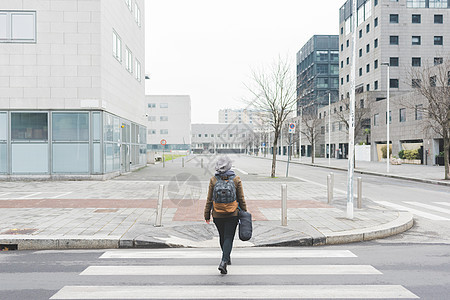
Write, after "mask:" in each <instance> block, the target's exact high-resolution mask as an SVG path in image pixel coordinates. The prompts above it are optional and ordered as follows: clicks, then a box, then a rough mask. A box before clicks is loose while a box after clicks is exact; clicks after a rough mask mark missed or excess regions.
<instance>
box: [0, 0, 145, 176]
mask: <svg viewBox="0 0 450 300" xmlns="http://www.w3.org/2000/svg"><path fill="white" fill-rule="evenodd" d="M144 22H145V18H144V0H120V1H107V0H64V1H61V0H40V1H16V0H4V1H2V2H1V5H0V123H1V124H2V126H0V161H1V164H0V174H2V175H0V176H2V177H3V178H13V177H27V176H31V177H33V176H34V177H35V176H39V177H43V178H59V177H63V178H66V177H77V178H86V179H87V178H106V177H110V176H114V175H117V174H120V173H122V172H128V171H130V170H131V169H133V168H136V167H139V166H142V165H144V164H145V163H146V160H145V152H146V126H145V88H144V78H143V67H144V65H145V49H144V48H145V43H144V40H145V33H144V27H145V24H144Z"/></svg>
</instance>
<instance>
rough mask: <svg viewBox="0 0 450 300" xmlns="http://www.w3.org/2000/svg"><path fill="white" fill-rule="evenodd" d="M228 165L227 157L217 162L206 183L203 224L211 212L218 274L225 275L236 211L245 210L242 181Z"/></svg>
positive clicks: (230, 163) (207, 221) (236, 218)
mask: <svg viewBox="0 0 450 300" xmlns="http://www.w3.org/2000/svg"><path fill="white" fill-rule="evenodd" d="M231 166H232V162H231V160H230V159H229V158H228V157H226V156H224V157H220V158H219V159H218V160H217V162H216V167H215V169H216V173H215V175H214V176H213V177H212V178H211V180H210V181H209V188H208V198H207V199H206V205H205V220H206V223H208V224H209V223H210V219H211V210H212V216H213V221H214V224H215V225H216V227H217V230H218V231H219V236H220V248H222V260H221V262H220V264H219V270H220V273H221V274H227V265H231V258H230V254H231V249H232V248H233V240H234V235H235V233H236V226H237V224H238V211H239V209H242V210H244V211H247V205H246V203H245V199H244V190H243V188H242V181H241V179H240V178H239V176H236V174H235V173H234V172H233V171H231ZM238 206H239V207H238Z"/></svg>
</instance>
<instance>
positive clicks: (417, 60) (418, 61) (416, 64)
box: [411, 57, 422, 67]
mask: <svg viewBox="0 0 450 300" xmlns="http://www.w3.org/2000/svg"><path fill="white" fill-rule="evenodd" d="M411 65H412V66H413V67H420V66H421V65H422V59H421V58H420V57H413V58H412V61H411Z"/></svg>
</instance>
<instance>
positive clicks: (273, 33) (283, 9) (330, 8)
mask: <svg viewBox="0 0 450 300" xmlns="http://www.w3.org/2000/svg"><path fill="white" fill-rule="evenodd" d="M344 3H345V0H319V1H318V0H227V1H220V0H146V1H145V5H146V7H145V12H146V66H145V72H146V73H147V74H149V75H150V77H151V78H150V80H147V94H151V95H161V94H162V95H190V96H191V107H192V123H218V110H219V109H221V108H243V107H245V104H244V103H243V102H242V99H243V98H245V97H248V96H249V93H248V91H247V90H246V88H245V87H244V83H249V82H251V79H250V70H251V68H258V67H260V66H262V65H267V64H270V63H271V62H273V61H274V60H275V59H276V58H277V57H278V56H279V55H281V56H286V55H289V56H290V58H291V60H292V66H293V70H294V71H295V54H296V53H297V51H299V50H300V48H301V47H302V46H303V45H304V44H305V43H306V42H307V41H308V39H310V38H311V37H312V36H313V35H315V34H338V31H339V8H340V7H341V6H342V5H343V4H344Z"/></svg>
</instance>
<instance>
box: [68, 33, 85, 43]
mask: <svg viewBox="0 0 450 300" xmlns="http://www.w3.org/2000/svg"><path fill="white" fill-rule="evenodd" d="M64 40H65V43H67V44H90V43H91V35H90V34H89V33H65V34H64Z"/></svg>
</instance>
